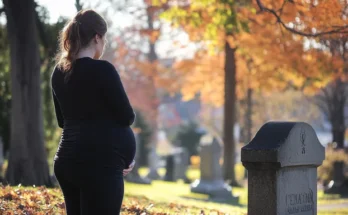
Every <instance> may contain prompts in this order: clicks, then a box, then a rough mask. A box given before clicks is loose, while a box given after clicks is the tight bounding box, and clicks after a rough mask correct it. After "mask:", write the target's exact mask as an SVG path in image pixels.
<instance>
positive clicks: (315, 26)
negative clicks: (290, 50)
mask: <svg viewBox="0 0 348 215" xmlns="http://www.w3.org/2000/svg"><path fill="white" fill-rule="evenodd" d="M256 3H257V5H258V7H259V8H260V10H261V12H263V11H265V12H268V13H270V14H272V16H274V17H275V19H276V21H277V23H279V24H280V25H281V26H282V27H283V28H284V29H286V30H287V31H290V32H292V33H294V34H298V35H301V36H306V37H320V36H324V35H332V34H347V33H348V20H347V19H346V17H347V15H348V11H347V6H348V3H347V2H346V1H336V0H327V1H298V0H291V1H289V0H283V1H271V0H256ZM265 5H267V7H266V6H265ZM284 11H287V12H291V16H286V17H285V18H284V16H283V14H284Z"/></svg>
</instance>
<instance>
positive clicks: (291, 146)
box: [242, 122, 325, 215]
mask: <svg viewBox="0 0 348 215" xmlns="http://www.w3.org/2000/svg"><path fill="white" fill-rule="evenodd" d="M324 159H325V150H324V147H323V146H322V145H321V144H320V142H319V140H318V138H317V135H316V133H315V131H314V130H313V128H312V127H311V126H310V125H308V124H306V123H302V122H298V123H296V122H269V123H266V124H265V125H264V126H263V127H262V128H261V129H260V130H259V131H258V132H257V134H256V136H255V137H254V139H253V140H252V141H251V142H250V143H249V144H248V145H246V146H244V147H243V148H242V162H243V165H244V166H245V167H246V168H247V170H248V215H289V214H294V215H313V214H317V167H318V166H320V165H321V164H322V162H323V160H324Z"/></svg>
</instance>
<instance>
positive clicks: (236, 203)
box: [179, 195, 246, 208]
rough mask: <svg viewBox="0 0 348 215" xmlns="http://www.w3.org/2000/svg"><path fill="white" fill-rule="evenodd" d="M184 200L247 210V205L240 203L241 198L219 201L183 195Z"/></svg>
mask: <svg viewBox="0 0 348 215" xmlns="http://www.w3.org/2000/svg"><path fill="white" fill-rule="evenodd" d="M179 197H180V198H183V199H189V200H195V201H200V202H209V203H217V204H224V205H229V206H236V207H240V208H246V205H243V204H240V203H239V197H238V196H237V197H232V198H231V199H217V198H209V197H208V198H199V197H192V196H188V195H181V196H179Z"/></svg>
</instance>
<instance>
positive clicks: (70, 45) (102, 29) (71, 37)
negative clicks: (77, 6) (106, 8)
mask: <svg viewBox="0 0 348 215" xmlns="http://www.w3.org/2000/svg"><path fill="white" fill-rule="evenodd" d="M106 32H107V24H106V21H105V20H104V18H103V17H102V16H100V15H99V14H98V13H97V12H95V11H94V10H81V11H79V12H78V13H77V14H76V16H75V17H74V18H73V19H72V20H71V21H70V22H68V23H67V24H66V25H65V27H64V28H63V30H62V31H61V32H60V35H59V50H58V54H57V57H56V61H57V67H58V68H59V69H61V70H63V71H64V72H69V71H71V70H72V68H73V66H74V62H75V60H76V58H77V54H78V53H79V51H80V50H81V49H82V48H85V47H87V46H88V45H89V43H90V41H91V40H92V38H94V37H95V35H99V36H100V37H103V36H104V35H105V33H106Z"/></svg>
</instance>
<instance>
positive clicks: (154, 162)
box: [147, 148, 161, 180]
mask: <svg viewBox="0 0 348 215" xmlns="http://www.w3.org/2000/svg"><path fill="white" fill-rule="evenodd" d="M148 160H149V173H148V174H147V178H149V179H152V180H158V179H161V176H160V175H159V174H158V163H159V161H160V159H159V157H158V154H157V152H156V149H155V148H151V150H150V152H149V155H148Z"/></svg>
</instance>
